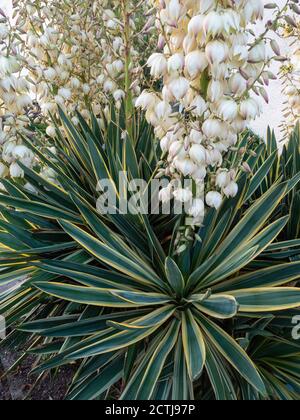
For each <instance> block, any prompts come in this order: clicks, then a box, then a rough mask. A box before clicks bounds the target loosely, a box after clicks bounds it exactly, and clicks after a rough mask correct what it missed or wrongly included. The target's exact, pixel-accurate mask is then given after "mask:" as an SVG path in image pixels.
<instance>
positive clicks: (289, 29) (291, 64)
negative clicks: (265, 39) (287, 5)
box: [281, 5, 300, 137]
mask: <svg viewBox="0 0 300 420" xmlns="http://www.w3.org/2000/svg"><path fill="white" fill-rule="evenodd" d="M292 12H294V13H293V14H292V15H289V16H288V19H287V20H286V21H285V24H284V26H283V31H282V35H283V37H285V38H286V39H287V41H290V44H291V46H290V49H289V50H290V54H289V57H288V58H289V60H288V62H287V63H285V64H284V65H283V66H282V68H281V73H282V81H283V86H284V88H283V93H284V95H285V96H286V98H287V101H286V103H285V104H284V105H285V107H284V110H283V111H284V121H283V123H282V132H283V134H284V136H286V137H289V135H290V134H291V133H292V132H293V130H294V129H295V126H296V124H297V123H299V121H300V19H299V15H300V8H299V7H298V6H296V5H294V6H293V9H292ZM295 12H297V13H295Z"/></svg>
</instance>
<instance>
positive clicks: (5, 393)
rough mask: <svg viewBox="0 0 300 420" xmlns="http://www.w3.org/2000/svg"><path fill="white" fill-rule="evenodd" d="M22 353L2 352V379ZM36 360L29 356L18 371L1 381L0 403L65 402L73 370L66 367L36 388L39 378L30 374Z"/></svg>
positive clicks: (0, 370) (45, 379)
mask: <svg viewBox="0 0 300 420" xmlns="http://www.w3.org/2000/svg"><path fill="white" fill-rule="evenodd" d="M21 354H22V353H18V352H11V351H2V352H1V354H0V378H1V376H2V375H3V373H5V372H6V371H7V370H8V368H9V367H10V366H11V365H12V364H13V363H14V362H15V361H16V360H17V359H18V357H20V356H21ZM34 360H35V359H34V358H33V357H31V356H29V357H28V358H26V360H24V361H23V363H22V364H21V366H20V367H19V368H18V370H17V371H16V372H14V373H12V374H10V375H8V377H7V378H4V379H0V401H3V400H24V399H29V400H39V401H43V400H63V399H64V397H65V395H66V392H67V389H68V386H69V384H70V381H71V378H72V373H73V372H72V368H70V367H64V368H62V369H60V370H59V371H58V372H57V373H56V375H55V376H50V374H48V375H47V376H46V377H44V378H43V379H42V380H41V381H40V382H38V383H37V385H36V386H34V384H35V382H36V380H37V376H36V375H32V374H30V372H31V369H32V366H33V364H34Z"/></svg>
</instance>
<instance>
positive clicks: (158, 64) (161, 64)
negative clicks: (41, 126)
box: [147, 53, 168, 79]
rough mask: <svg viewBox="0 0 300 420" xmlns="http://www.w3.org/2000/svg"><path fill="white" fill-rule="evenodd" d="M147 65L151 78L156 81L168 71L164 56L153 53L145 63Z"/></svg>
mask: <svg viewBox="0 0 300 420" xmlns="http://www.w3.org/2000/svg"><path fill="white" fill-rule="evenodd" d="M147 65H148V66H149V67H150V68H151V76H153V77H154V78H156V79H159V78H160V77H162V76H164V75H165V74H166V72H167V70H168V62H167V59H166V57H165V56H164V54H161V53H154V54H152V55H151V57H150V58H149V59H148V61H147Z"/></svg>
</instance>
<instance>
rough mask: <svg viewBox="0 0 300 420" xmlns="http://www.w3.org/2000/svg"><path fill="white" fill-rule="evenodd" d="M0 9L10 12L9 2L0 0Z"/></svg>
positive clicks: (9, 0) (8, 0)
mask: <svg viewBox="0 0 300 420" xmlns="http://www.w3.org/2000/svg"><path fill="white" fill-rule="evenodd" d="M0 7H1V9H3V10H4V11H5V12H9V11H10V10H11V0H0Z"/></svg>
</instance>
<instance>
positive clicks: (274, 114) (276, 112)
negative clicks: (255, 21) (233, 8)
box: [252, 0, 288, 140]
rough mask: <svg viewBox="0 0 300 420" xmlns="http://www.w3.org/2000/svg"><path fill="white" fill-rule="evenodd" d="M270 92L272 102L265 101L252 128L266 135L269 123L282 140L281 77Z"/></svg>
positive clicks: (280, 0) (285, 48) (281, 1)
mask: <svg viewBox="0 0 300 420" xmlns="http://www.w3.org/2000/svg"><path fill="white" fill-rule="evenodd" d="M275 2H276V3H277V4H278V5H280V6H284V4H285V3H286V0H275ZM265 3H269V0H265ZM269 19H272V13H271V12H270V11H266V16H265V21H267V20H269ZM259 29H260V31H263V30H264V24H261V25H259ZM274 37H275V36H274ZM276 39H277V41H278V43H279V44H280V46H281V50H282V53H283V54H286V53H287V51H288V44H287V43H286V42H285V41H284V40H282V39H280V38H279V37H276ZM279 67H280V65H279V64H278V63H277V64H276V63H274V64H273V65H272V68H271V70H272V71H273V72H274V73H275V74H276V73H277V71H278V69H279ZM268 94H269V97H270V102H269V104H266V103H265V102H264V103H263V114H262V115H261V117H260V118H258V119H257V120H256V121H255V122H254V123H253V124H252V128H253V129H254V130H255V131H256V132H258V133H259V134H260V135H261V136H263V137H264V136H265V134H266V129H267V126H268V124H269V125H270V126H271V127H272V128H274V129H275V132H276V135H277V139H278V140H280V139H281V138H282V135H281V134H280V129H279V125H280V123H281V122H282V120H283V116H282V109H283V102H284V96H283V95H282V86H281V83H280V80H279V79H278V80H276V81H272V82H271V83H270V86H269V88H268Z"/></svg>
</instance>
